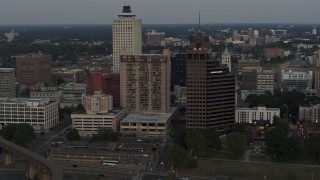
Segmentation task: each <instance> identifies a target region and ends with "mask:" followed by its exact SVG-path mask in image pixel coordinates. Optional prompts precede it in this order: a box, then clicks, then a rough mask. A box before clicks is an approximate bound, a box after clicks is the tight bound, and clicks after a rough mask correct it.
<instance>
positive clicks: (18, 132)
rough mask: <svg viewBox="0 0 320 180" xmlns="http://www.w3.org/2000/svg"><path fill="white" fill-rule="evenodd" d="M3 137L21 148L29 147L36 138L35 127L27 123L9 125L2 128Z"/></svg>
mask: <svg viewBox="0 0 320 180" xmlns="http://www.w3.org/2000/svg"><path fill="white" fill-rule="evenodd" d="M2 135H3V137H4V138H6V139H8V140H10V141H12V142H14V143H16V144H18V145H20V146H27V145H28V143H30V142H31V141H32V140H33V139H34V138H35V133H34V129H33V127H32V126H31V125H30V124H26V123H21V124H8V125H7V126H5V127H3V128H2Z"/></svg>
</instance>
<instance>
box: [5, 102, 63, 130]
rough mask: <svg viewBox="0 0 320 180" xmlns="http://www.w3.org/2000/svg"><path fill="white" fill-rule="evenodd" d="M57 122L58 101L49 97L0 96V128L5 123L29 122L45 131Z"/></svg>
mask: <svg viewBox="0 0 320 180" xmlns="http://www.w3.org/2000/svg"><path fill="white" fill-rule="evenodd" d="M58 122H59V108H58V102H50V100H49V99H47V98H43V99H28V98H0V128H1V129H2V127H4V126H6V125H7V124H19V123H27V124H30V125H31V126H32V127H33V128H34V129H35V130H36V131H38V132H40V131H47V130H49V129H50V128H52V127H54V126H55V125H57V124H58Z"/></svg>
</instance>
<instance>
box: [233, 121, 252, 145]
mask: <svg viewBox="0 0 320 180" xmlns="http://www.w3.org/2000/svg"><path fill="white" fill-rule="evenodd" d="M233 132H235V133H240V134H243V135H245V136H246V137H247V139H248V142H251V141H252V134H251V131H250V129H249V128H248V127H247V125H246V124H244V123H236V124H235V125H234V127H233Z"/></svg>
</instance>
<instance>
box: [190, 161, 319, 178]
mask: <svg viewBox="0 0 320 180" xmlns="http://www.w3.org/2000/svg"><path fill="white" fill-rule="evenodd" d="M188 173H191V174H199V175H204V176H216V175H224V176H229V179H231V180H240V179H241V180H257V179H264V176H266V177H267V179H268V180H284V179H286V178H287V177H288V176H289V174H291V175H292V174H294V176H296V177H297V178H296V179H301V180H308V179H311V174H313V178H314V179H320V168H316V167H301V166H291V165H280V164H279V165H273V164H262V163H245V162H226V161H217V160H198V167H197V168H196V169H192V170H188ZM290 179H291V178H290Z"/></svg>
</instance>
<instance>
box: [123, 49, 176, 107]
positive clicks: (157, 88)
mask: <svg viewBox="0 0 320 180" xmlns="http://www.w3.org/2000/svg"><path fill="white" fill-rule="evenodd" d="M170 69H171V68H170V52H169V50H167V49H165V50H164V51H163V54H134V55H130V54H128V55H121V56H120V87H121V89H120V99H121V101H120V103H121V107H122V108H125V109H126V110H127V111H128V112H130V113H141V112H144V113H168V112H170Z"/></svg>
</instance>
